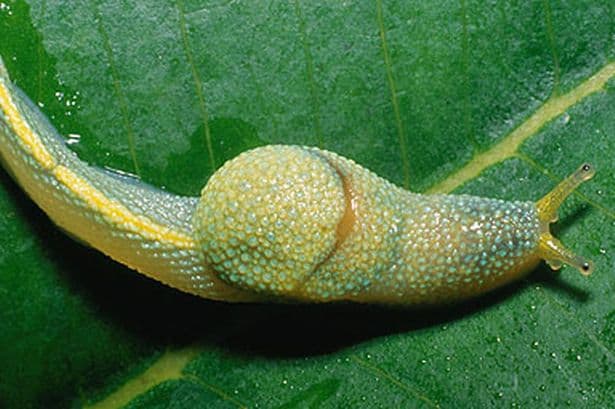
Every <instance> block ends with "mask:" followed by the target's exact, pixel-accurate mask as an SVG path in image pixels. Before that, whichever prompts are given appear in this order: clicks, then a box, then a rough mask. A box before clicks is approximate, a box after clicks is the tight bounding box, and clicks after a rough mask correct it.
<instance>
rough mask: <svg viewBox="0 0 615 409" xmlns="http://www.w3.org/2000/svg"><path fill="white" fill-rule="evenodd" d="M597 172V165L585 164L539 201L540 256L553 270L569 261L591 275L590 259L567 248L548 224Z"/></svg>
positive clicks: (591, 265) (555, 219) (571, 264)
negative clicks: (550, 229) (580, 186)
mask: <svg viewBox="0 0 615 409" xmlns="http://www.w3.org/2000/svg"><path fill="white" fill-rule="evenodd" d="M595 173H596V171H595V169H594V167H593V166H592V165H590V164H589V163H584V164H583V165H581V167H579V168H578V169H577V170H576V171H575V172H574V173H573V174H571V175H570V176H568V177H567V178H566V179H564V180H562V181H561V182H560V183H559V184H558V185H557V186H555V188H554V189H553V190H552V191H551V192H549V193H547V194H546V195H545V196H544V197H543V198H542V199H540V200H539V201H538V202H536V208H537V210H538V219H539V221H540V238H539V240H538V255H539V256H540V257H541V258H543V259H544V260H546V261H547V263H548V264H549V265H550V266H551V268H552V269H554V270H559V269H560V268H561V267H562V264H568V265H570V266H572V267H575V268H576V269H578V270H579V271H580V272H581V274H583V275H585V276H588V275H590V274H591V273H592V271H593V264H592V262H591V261H589V260H586V259H585V258H583V257H581V256H579V255H577V254H574V253H573V252H572V251H570V250H569V249H567V248H566V247H564V245H563V244H562V243H561V242H560V241H559V240H557V239H556V238H555V237H553V235H552V234H551V232H550V231H549V225H550V224H551V223H553V222H555V221H557V211H558V209H559V207H560V206H561V205H562V203H563V202H564V200H565V199H566V198H567V197H568V196H569V195H570V194H571V193H572V192H574V191H575V190H576V189H577V188H578V187H579V185H581V183H583V182H585V181H587V180H589V179H591V178H592V177H593V176H594V174H595Z"/></svg>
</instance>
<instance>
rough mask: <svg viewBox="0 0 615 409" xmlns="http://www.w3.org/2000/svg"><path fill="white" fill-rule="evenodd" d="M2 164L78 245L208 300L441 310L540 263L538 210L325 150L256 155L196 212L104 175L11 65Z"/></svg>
mask: <svg viewBox="0 0 615 409" xmlns="http://www.w3.org/2000/svg"><path fill="white" fill-rule="evenodd" d="M0 157H1V158H2V161H3V164H4V166H5V167H6V168H7V169H8V170H9V172H10V173H11V174H12V175H13V176H14V178H15V179H16V180H17V181H18V183H19V184H20V185H21V186H22V187H23V188H24V190H25V191H26V192H27V193H28V194H29V195H30V196H31V197H32V198H33V200H35V201H36V202H37V203H38V205H39V206H40V207H41V208H42V209H43V210H44V211H45V212H46V213H47V214H48V215H49V217H50V218H51V219H52V220H53V221H54V222H55V223H56V224H58V225H59V226H60V227H62V228H63V229H65V230H66V231H68V232H69V233H71V234H72V235H73V236H75V237H77V238H79V239H81V240H82V241H84V242H86V243H88V244H90V245H91V246H93V247H95V248H98V249H99V250H101V251H103V252H104V253H105V254H107V255H109V256H110V257H112V258H114V259H115V260H118V261H120V262H122V263H124V264H126V265H128V266H130V267H132V268H134V269H136V270H138V271H140V272H142V273H144V274H146V275H148V276H150V277H153V278H155V279H157V280H160V281H162V282H164V283H166V284H168V285H170V286H173V287H176V288H178V289H180V290H182V291H187V292H190V293H193V294H197V295H199V296H202V297H206V298H212V299H217V300H225V301H233V302H237V301H242V302H243V301H261V300H274V301H288V300H295V301H306V302H323V301H334V300H352V301H359V302H380V303H397V304H435V303H443V302H448V301H453V300H458V299H462V298H467V297H470V296H473V295H476V294H479V293H482V292H485V291H487V290H490V289H492V288H494V287H496V286H499V285H502V284H504V283H506V282H508V281H510V280H512V279H514V278H516V277H519V276H520V275H522V274H524V273H525V272H527V271H528V270H530V269H531V268H532V267H533V266H535V265H536V263H537V262H538V261H539V256H538V254H539V249H538V241H539V235H540V234H541V228H542V225H541V224H540V222H539V218H538V217H537V210H536V205H535V204H534V203H530V202H504V201H501V200H494V199H485V198H479V197H472V196H446V195H439V196H423V195H418V194H412V193H410V192H407V191H404V190H402V189H400V188H398V187H396V186H394V185H392V184H391V183H389V182H387V181H386V180H384V179H381V178H379V177H378V176H376V175H375V174H373V173H371V172H369V171H368V170H366V169H364V168H362V167H361V166H359V165H357V164H355V163H354V162H352V161H351V160H348V159H345V158H343V157H341V156H338V155H336V154H334V153H331V152H327V151H323V150H318V149H315V148H306V147H297V146H268V147H263V148H259V149H255V150H252V151H249V152H246V153H244V154H242V155H240V156H239V157H237V158H235V159H234V160H231V161H229V162H228V163H227V164H225V165H224V166H223V167H222V168H221V169H220V170H219V171H218V172H216V173H215V174H214V175H213V176H212V178H211V180H210V181H209V183H208V184H207V186H206V187H205V188H204V190H203V194H202V197H201V199H200V200H198V201H197V199H195V198H187V197H180V196H176V195H172V194H169V193H166V192H162V191H160V190H157V189H154V188H152V187H150V186H148V185H146V184H144V183H142V182H140V181H139V180H137V179H135V178H130V177H125V176H118V175H117V174H113V173H110V172H107V171H104V170H101V169H98V168H96V167H93V166H90V165H88V164H86V163H84V162H83V161H81V160H79V158H78V157H77V156H76V155H75V154H74V153H73V152H72V151H71V150H69V149H68V148H67V146H66V145H65V143H64V142H63V140H62V138H61V137H60V136H59V135H58V133H57V131H56V130H55V129H54V128H53V126H52V125H51V124H50V123H49V122H48V121H47V120H46V118H45V117H44V116H43V115H42V114H41V113H40V111H39V110H38V108H37V107H36V106H35V105H34V104H32V103H31V102H30V101H29V100H28V98H27V97H26V96H25V95H24V94H23V93H21V92H20V91H19V90H18V89H17V88H16V87H15V86H14V85H13V84H11V82H10V80H9V78H8V75H7V73H6V70H5V69H4V66H3V65H2V61H1V60H0ZM197 203H198V204H197ZM543 225H544V223H543Z"/></svg>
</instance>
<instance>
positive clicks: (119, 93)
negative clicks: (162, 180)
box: [94, 3, 141, 176]
mask: <svg viewBox="0 0 615 409" xmlns="http://www.w3.org/2000/svg"><path fill="white" fill-rule="evenodd" d="M94 12H95V14H96V20H97V21H98V33H99V34H100V36H101V38H102V40H103V48H104V50H105V55H106V57H107V62H108V63H109V68H110V69H111V77H112V79H113V90H114V93H115V96H116V98H117V100H118V105H119V107H120V112H121V114H122V121H123V123H124V127H125V128H126V139H127V140H128V149H129V151H130V157H131V159H132V166H133V168H134V171H135V173H136V174H137V175H139V176H140V175H141V171H140V169H139V163H138V162H137V150H136V144H135V133H134V131H133V129H132V124H131V123H130V119H129V117H130V116H129V113H128V103H127V101H126V96H125V95H124V91H123V89H122V84H121V81H120V76H119V72H118V70H117V67H116V64H115V56H114V54H113V47H112V46H111V39H110V38H109V33H107V30H106V29H105V26H104V24H103V21H102V14H101V13H100V9H99V7H98V3H94Z"/></svg>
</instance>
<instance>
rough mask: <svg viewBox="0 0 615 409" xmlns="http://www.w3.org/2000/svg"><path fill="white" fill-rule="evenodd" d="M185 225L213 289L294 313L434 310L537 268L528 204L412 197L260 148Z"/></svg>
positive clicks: (319, 162)
mask: <svg viewBox="0 0 615 409" xmlns="http://www.w3.org/2000/svg"><path fill="white" fill-rule="evenodd" d="M194 223H195V227H196V228H195V231H196V236H197V240H198V241H199V243H200V244H201V246H202V248H203V251H204V254H205V255H206V259H207V260H208V261H209V262H210V263H211V265H212V266H213V268H214V270H215V271H217V272H218V273H219V277H220V278H221V279H222V280H224V281H225V282H227V283H229V284H230V285H234V286H238V287H240V288H243V289H245V290H249V291H255V292H258V293H261V294H264V295H267V296H276V297H286V298H291V299H294V300H302V301H332V300H353V301H361V302H383V303H405V304H432V303H443V302H448V301H453V300H458V299H461V298H466V297H469V296H472V295H476V294H479V293H482V292H484V291H487V290H489V289H491V288H494V287H496V286H499V285H502V284H504V283H506V282H508V281H510V280H512V279H514V278H516V277H518V276H519V275H520V274H523V273H524V272H526V271H528V270H529V269H530V268H531V267H533V266H534V265H535V264H536V263H538V261H539V258H538V257H537V256H536V255H535V254H534V253H535V248H536V246H537V242H538V238H539V226H540V224H539V221H538V218H537V214H536V207H535V205H534V203H532V202H506V201H502V200H495V199H485V198H480V197H473V196H467V195H460V196H450V195H434V196H425V195H419V194H413V193H410V192H408V191H405V190H403V189H400V188H398V187H396V186H394V185H392V184H391V183H389V182H387V181H386V180H384V179H382V178H380V177H378V176H376V175H375V174H373V173H371V172H369V171H368V170H366V169H364V168H362V167H361V166H359V165H357V164H355V163H354V162H352V161H351V160H348V159H345V158H343V157H341V156H338V155H336V154H334V153H331V152H327V151H322V150H319V149H315V148H305V147H296V146H269V147H264V148H259V149H256V150H253V151H249V152H246V153H244V154H242V155H240V156H239V157H237V158H236V159H234V160H232V161H230V162H228V163H227V164H225V165H224V166H223V167H222V168H221V169H220V170H219V171H218V172H217V173H216V174H215V175H214V176H213V177H212V178H211V180H210V181H209V183H208V184H207V186H206V187H205V189H203V193H202V197H201V200H200V202H199V205H198V206H197V211H196V213H195V219H194Z"/></svg>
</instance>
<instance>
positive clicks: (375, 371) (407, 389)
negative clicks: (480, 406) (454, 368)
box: [350, 355, 440, 408]
mask: <svg viewBox="0 0 615 409" xmlns="http://www.w3.org/2000/svg"><path fill="white" fill-rule="evenodd" d="M350 359H352V360H353V361H354V362H356V363H357V364H358V365H359V367H360V368H363V369H364V370H366V371H367V372H370V373H372V374H374V375H378V376H381V377H382V378H384V379H386V380H387V381H389V382H390V383H391V384H393V385H395V386H397V387H398V388H400V389H402V390H404V391H405V392H407V393H409V394H410V395H411V396H412V397H414V398H417V399H419V400H421V401H423V402H425V403H426V404H428V405H429V406H430V407H432V408H439V407H440V405H439V404H438V403H437V402H434V401H433V400H432V399H430V398H429V397H428V396H427V395H425V394H424V393H422V392H420V391H418V390H417V389H416V388H415V387H413V386H410V385H407V384H405V383H403V382H401V381H400V380H399V379H397V378H395V377H393V376H392V375H391V374H389V373H388V372H386V371H385V370H384V369H382V368H379V367H377V366H375V365H372V364H370V363H368V362H366V361H365V360H364V359H361V358H359V357H358V356H356V355H351V356H350Z"/></svg>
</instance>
